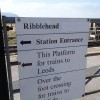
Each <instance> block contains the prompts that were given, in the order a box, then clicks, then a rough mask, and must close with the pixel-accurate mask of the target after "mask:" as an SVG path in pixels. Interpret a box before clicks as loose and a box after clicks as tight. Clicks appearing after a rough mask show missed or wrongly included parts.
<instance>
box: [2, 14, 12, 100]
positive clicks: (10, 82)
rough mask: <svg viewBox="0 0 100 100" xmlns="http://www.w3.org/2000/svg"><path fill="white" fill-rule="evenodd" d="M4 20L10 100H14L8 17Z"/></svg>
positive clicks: (3, 18)
mask: <svg viewBox="0 0 100 100" xmlns="http://www.w3.org/2000/svg"><path fill="white" fill-rule="evenodd" d="M2 20H3V33H4V42H5V53H6V60H7V70H8V80H9V90H10V100H14V98H13V86H12V74H11V64H10V55H9V46H8V37H7V26H6V17H5V16H3V17H2Z"/></svg>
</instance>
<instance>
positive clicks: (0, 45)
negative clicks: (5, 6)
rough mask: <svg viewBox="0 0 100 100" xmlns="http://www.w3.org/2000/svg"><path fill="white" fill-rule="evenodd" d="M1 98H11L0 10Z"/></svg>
mask: <svg viewBox="0 0 100 100" xmlns="http://www.w3.org/2000/svg"><path fill="white" fill-rule="evenodd" d="M0 98H2V100H10V99H9V89H8V78H7V71H6V62H5V52H4V42H3V33H2V24H1V11H0Z"/></svg>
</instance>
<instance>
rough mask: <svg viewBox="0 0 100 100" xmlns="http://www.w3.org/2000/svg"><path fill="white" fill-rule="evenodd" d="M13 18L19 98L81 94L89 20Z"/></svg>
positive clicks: (60, 99)
mask: <svg viewBox="0 0 100 100" xmlns="http://www.w3.org/2000/svg"><path fill="white" fill-rule="evenodd" d="M15 20H16V36H17V49H18V62H19V79H20V91H21V100H28V99H30V100H66V99H68V100H72V99H75V98H78V97H81V96H82V95H83V94H84V92H85V69H86V54H87V45H88V37H89V24H90V22H89V20H88V19H86V18H23V17H22V18H15ZM76 91H77V92H76Z"/></svg>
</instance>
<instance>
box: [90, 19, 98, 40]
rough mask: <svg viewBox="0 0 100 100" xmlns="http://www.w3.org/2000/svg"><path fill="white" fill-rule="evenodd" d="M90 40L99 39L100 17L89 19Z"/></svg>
mask: <svg viewBox="0 0 100 100" xmlns="http://www.w3.org/2000/svg"><path fill="white" fill-rule="evenodd" d="M90 40H94V41H100V19H91V20H90Z"/></svg>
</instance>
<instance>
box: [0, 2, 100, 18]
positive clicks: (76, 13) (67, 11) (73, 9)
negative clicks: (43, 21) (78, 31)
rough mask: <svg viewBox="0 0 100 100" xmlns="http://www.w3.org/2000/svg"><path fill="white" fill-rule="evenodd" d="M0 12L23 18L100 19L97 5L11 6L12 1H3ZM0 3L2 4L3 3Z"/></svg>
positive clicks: (98, 5)
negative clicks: (4, 4) (11, 13)
mask: <svg viewBox="0 0 100 100" xmlns="http://www.w3.org/2000/svg"><path fill="white" fill-rule="evenodd" d="M5 1H6V3H7V2H8V1H10V2H9V3H7V4H6V6H3V5H2V4H1V3H0V4H1V5H0V6H1V10H2V11H5V12H13V13H16V14H18V15H19V16H25V17H100V14H99V13H98V12H99V9H100V4H98V3H57V4H47V3H20V4H13V0H4V2H5ZM4 2H3V1H2V3H4Z"/></svg>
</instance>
